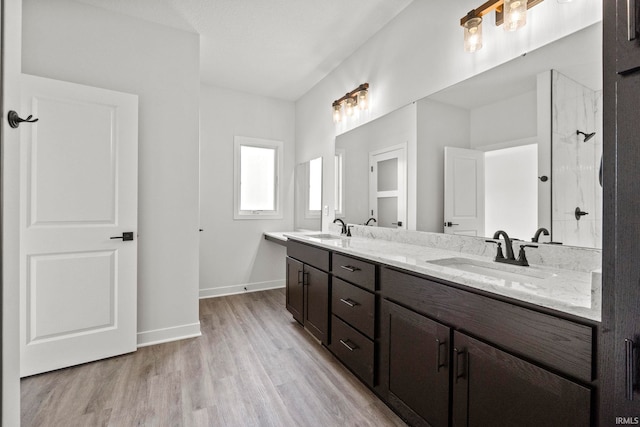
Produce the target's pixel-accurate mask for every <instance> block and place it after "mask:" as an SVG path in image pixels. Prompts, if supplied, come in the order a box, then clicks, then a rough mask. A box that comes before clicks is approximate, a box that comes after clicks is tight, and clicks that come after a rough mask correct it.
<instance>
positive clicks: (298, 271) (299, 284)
mask: <svg viewBox="0 0 640 427" xmlns="http://www.w3.org/2000/svg"><path fill="white" fill-rule="evenodd" d="M302 273H303V269H302V263H301V262H300V261H296V260H295V259H293V258H289V257H287V310H289V311H290V312H291V314H292V315H293V318H294V319H296V320H297V321H298V322H300V323H303V322H304V316H303V309H304V286H303V274H302Z"/></svg>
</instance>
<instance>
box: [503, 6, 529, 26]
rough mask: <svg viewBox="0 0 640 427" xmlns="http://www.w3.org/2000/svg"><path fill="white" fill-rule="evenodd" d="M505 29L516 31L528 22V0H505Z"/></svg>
mask: <svg viewBox="0 0 640 427" xmlns="http://www.w3.org/2000/svg"><path fill="white" fill-rule="evenodd" d="M503 10H504V30H505V31H515V30H517V29H518V28H522V27H524V26H525V24H526V23H527V0H504V9H503Z"/></svg>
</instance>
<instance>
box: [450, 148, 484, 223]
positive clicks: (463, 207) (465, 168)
mask: <svg viewBox="0 0 640 427" xmlns="http://www.w3.org/2000/svg"><path fill="white" fill-rule="evenodd" d="M444 232H445V233H447V234H461V235H466V236H484V235H485V234H484V152H482V151H476V150H468V149H465V148H454V147H444Z"/></svg>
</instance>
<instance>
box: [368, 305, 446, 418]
mask: <svg viewBox="0 0 640 427" xmlns="http://www.w3.org/2000/svg"><path fill="white" fill-rule="evenodd" d="M381 318H382V322H381V325H380V328H381V336H382V339H381V347H382V351H381V353H382V356H381V363H382V366H384V367H385V369H383V370H382V377H383V380H382V382H383V383H386V384H387V390H388V395H387V400H388V401H389V403H390V404H391V406H393V407H394V408H395V409H396V411H398V412H399V413H400V414H401V415H402V416H403V417H404V418H405V419H406V420H407V421H409V423H410V424H411V425H431V426H433V427H438V426H447V425H448V424H449V380H450V375H449V371H450V369H449V366H450V363H449V362H450V361H449V357H450V356H449V353H450V348H451V347H450V346H451V328H449V327H447V326H444V325H442V324H440V323H438V322H434V321H433V320H431V319H429V318H427V317H425V316H422V315H420V314H417V313H414V312H413V311H411V310H407V309H406V308H403V307H401V306H399V305H397V304H394V303H392V302H389V301H383V303H382V309H381Z"/></svg>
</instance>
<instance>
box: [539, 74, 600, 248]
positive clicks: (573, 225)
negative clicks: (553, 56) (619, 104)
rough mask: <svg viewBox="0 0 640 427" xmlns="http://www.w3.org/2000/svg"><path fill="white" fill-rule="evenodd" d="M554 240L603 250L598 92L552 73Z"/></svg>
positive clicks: (552, 208) (596, 89)
mask: <svg viewBox="0 0 640 427" xmlns="http://www.w3.org/2000/svg"><path fill="white" fill-rule="evenodd" d="M551 76H552V82H551V111H552V117H551V129H552V135H551V149H552V156H551V158H552V165H551V168H552V177H553V179H552V187H551V195H552V196H551V197H552V201H551V218H552V227H553V240H554V241H558V242H562V243H563V244H565V245H572V246H586V247H592V248H601V247H602V187H601V185H600V180H599V175H600V165H601V158H602V90H601V88H589V87H586V86H584V85H583V84H580V83H578V82H576V81H574V80H572V79H570V78H569V77H567V76H565V75H563V74H561V73H559V72H557V71H555V70H553V71H552V73H551Z"/></svg>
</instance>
